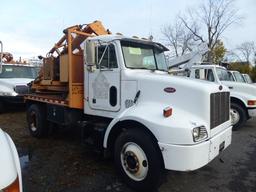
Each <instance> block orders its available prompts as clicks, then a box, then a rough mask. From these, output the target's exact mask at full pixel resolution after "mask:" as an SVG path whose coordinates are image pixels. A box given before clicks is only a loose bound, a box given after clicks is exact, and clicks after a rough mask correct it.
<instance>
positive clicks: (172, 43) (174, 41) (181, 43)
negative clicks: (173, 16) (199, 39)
mask: <svg viewBox="0 0 256 192" xmlns="http://www.w3.org/2000/svg"><path fill="white" fill-rule="evenodd" d="M176 21H177V22H176V23H175V24H174V25H171V24H170V25H165V26H164V27H163V28H162V30H161V31H162V34H163V36H164V40H165V41H166V44H167V46H169V47H171V48H172V49H173V51H174V56H176V57H178V56H180V55H183V54H185V53H186V52H190V51H191V50H192V46H193V45H194V41H193V36H194V35H193V34H192V33H191V32H190V31H189V30H188V29H187V28H186V27H185V26H184V24H183V23H182V22H181V21H180V20H179V19H177V20H176Z"/></svg>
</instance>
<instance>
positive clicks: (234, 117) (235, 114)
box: [230, 108, 240, 125]
mask: <svg viewBox="0 0 256 192" xmlns="http://www.w3.org/2000/svg"><path fill="white" fill-rule="evenodd" d="M230 114H231V123H232V125H235V124H237V123H238V122H239V120H240V114H239V112H238V111H237V110H236V109H233V108H231V109H230Z"/></svg>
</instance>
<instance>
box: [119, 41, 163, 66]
mask: <svg viewBox="0 0 256 192" xmlns="http://www.w3.org/2000/svg"><path fill="white" fill-rule="evenodd" d="M121 45H122V50H123V55H124V60H125V65H126V67H127V68H131V69H148V70H161V71H167V64H166V60H165V56H164V53H163V51H162V50H160V49H157V48H156V47H154V46H152V45H144V44H140V43H135V42H127V41H123V42H121Z"/></svg>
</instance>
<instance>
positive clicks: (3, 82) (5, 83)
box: [0, 78, 34, 88]
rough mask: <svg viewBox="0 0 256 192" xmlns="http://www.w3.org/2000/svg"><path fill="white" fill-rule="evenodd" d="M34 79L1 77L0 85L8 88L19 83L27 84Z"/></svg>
mask: <svg viewBox="0 0 256 192" xmlns="http://www.w3.org/2000/svg"><path fill="white" fill-rule="evenodd" d="M33 80H34V79H29V78H0V85H2V86H6V87H8V88H14V87H15V86H17V85H27V84H28V83H29V82H31V81H33Z"/></svg>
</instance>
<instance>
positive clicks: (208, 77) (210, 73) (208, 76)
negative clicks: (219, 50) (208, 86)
mask: <svg viewBox="0 0 256 192" xmlns="http://www.w3.org/2000/svg"><path fill="white" fill-rule="evenodd" d="M206 78H207V80H208V81H212V82H214V75H213V72H212V70H211V69H209V70H208V71H207V76H206Z"/></svg>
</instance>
